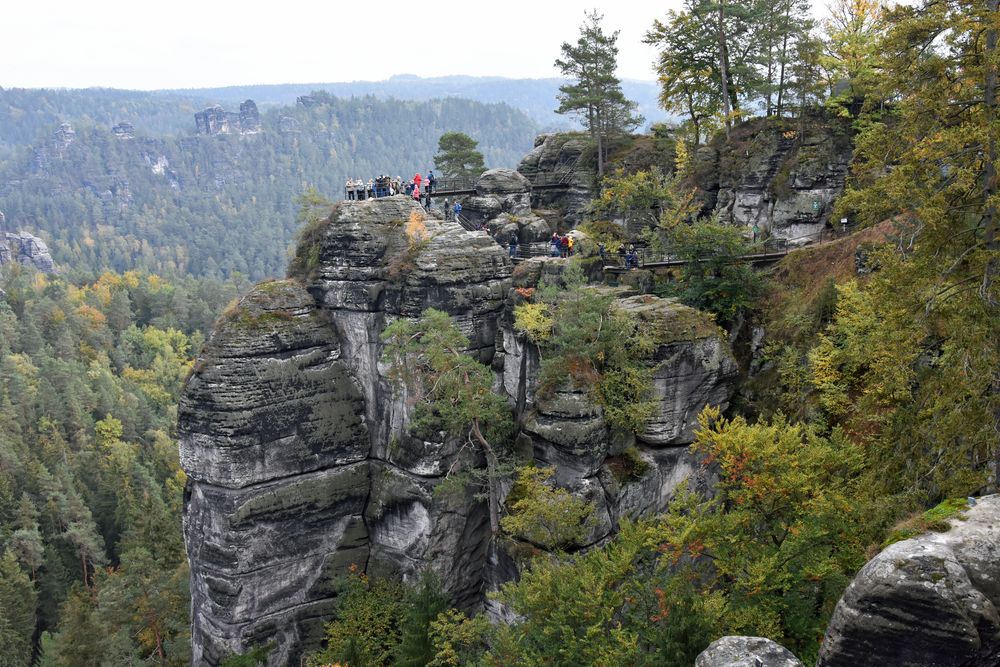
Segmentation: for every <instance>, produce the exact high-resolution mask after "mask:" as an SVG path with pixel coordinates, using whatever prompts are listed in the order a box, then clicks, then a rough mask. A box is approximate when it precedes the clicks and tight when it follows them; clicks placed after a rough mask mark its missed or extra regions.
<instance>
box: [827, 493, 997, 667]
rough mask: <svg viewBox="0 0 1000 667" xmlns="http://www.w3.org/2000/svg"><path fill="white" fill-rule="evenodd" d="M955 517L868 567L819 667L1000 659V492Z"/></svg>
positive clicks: (991, 663) (847, 598) (980, 663)
mask: <svg viewBox="0 0 1000 667" xmlns="http://www.w3.org/2000/svg"><path fill="white" fill-rule="evenodd" d="M948 523H949V524H950V525H951V529H950V530H948V531H947V532H930V533H926V534H924V535H920V536H919V537H914V538H912V539H909V540H904V541H902V542H897V543H895V544H892V545H890V546H889V547H887V548H886V549H884V550H883V551H882V552H881V553H880V554H878V555H877V556H876V557H875V558H873V559H872V560H871V561H869V562H868V564H867V565H865V566H864V568H862V569H861V572H859V573H858V574H857V576H856V577H855V578H854V581H853V582H852V583H851V585H850V586H849V587H848V588H847V590H846V591H845V592H844V595H843V597H841V599H840V602H839V603H837V608H836V609H835V610H834V612H833V617H832V618H831V619H830V625H829V627H828V628H827V630H826V637H825V638H824V640H823V646H822V648H821V649H820V654H819V660H818V661H817V663H816V664H817V666H818V667H848V666H851V667H854V666H856V665H892V666H893V667H925V666H928V665H935V666H939V667H996V665H1000V495H992V496H987V497H984V498H979V499H977V500H976V503H975V505H974V506H973V507H970V508H968V509H967V510H965V511H963V512H962V513H961V515H960V516H958V517H956V518H953V519H951V520H949V522H948Z"/></svg>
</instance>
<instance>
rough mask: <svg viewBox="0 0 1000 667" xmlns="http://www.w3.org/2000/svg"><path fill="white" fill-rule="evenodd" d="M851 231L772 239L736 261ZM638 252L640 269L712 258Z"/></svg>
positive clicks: (622, 261) (825, 230) (776, 253)
mask: <svg viewBox="0 0 1000 667" xmlns="http://www.w3.org/2000/svg"><path fill="white" fill-rule="evenodd" d="M849 229H850V227H844V228H843V229H842V230H841V231H840V232H838V231H836V230H834V229H830V228H828V227H824V228H823V229H821V230H819V231H817V232H813V233H811V234H804V235H802V236H794V237H792V238H787V239H782V238H773V237H771V238H768V239H765V240H764V241H762V242H758V243H755V244H753V245H751V249H752V250H759V251H758V252H749V253H747V254H745V255H739V256H738V257H736V258H734V259H743V260H750V261H753V260H754V259H770V258H772V257H779V256H784V255H787V254H788V253H789V252H791V251H792V250H795V249H796V248H797V247H799V246H801V245H809V244H811V243H816V242H823V241H824V240H825V241H832V240H834V239H837V238H839V237H842V236H843V235H844V234H846V232H847V231H848V230H849ZM797 241H805V243H794V245H790V244H793V242H797ZM637 251H638V253H639V267H643V266H646V265H647V264H671V263H677V264H686V263H688V262H701V261H703V260H704V259H708V258H709V257H710V256H709V255H705V256H704V257H698V258H695V259H693V260H683V259H681V258H679V257H677V256H676V255H671V254H664V253H656V252H654V251H653V249H652V248H637ZM606 256H607V258H608V259H615V260H616V263H617V265H618V266H624V264H625V259H624V255H619V254H618V253H614V254H612V253H606Z"/></svg>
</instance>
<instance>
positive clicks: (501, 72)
mask: <svg viewBox="0 0 1000 667" xmlns="http://www.w3.org/2000/svg"><path fill="white" fill-rule="evenodd" d="M679 3H680V0H661V1H659V2H649V1H648V0H647V1H635V0H625V1H618V2H607V0H604V2H601V3H596V2H594V0H590V1H589V2H577V1H576V0H506V1H499V2H498V1H496V0H494V1H493V2H476V1H475V0H435V1H434V2H398V1H395V0H389V1H384V0H383V1H382V2H371V1H356V2H342V1H341V0H332V1H330V0H328V1H326V2H321V1H315V0H314V1H312V2H306V1H303V0H269V1H267V2H255V1H254V0H242V1H240V0H236V1H234V0H222V1H219V0H215V1H213V0H198V1H197V2H195V1H193V0H174V1H171V0H166V1H164V0H155V1H151V0H130V1H125V0H82V1H81V0H59V1H56V0H8V1H7V2H4V3H3V4H4V7H3V11H2V12H0V15H2V19H0V86H2V87H72V88H82V87H90V86H102V87H114V88H136V89H155V88H195V87H199V88H200V87H215V86H226V85H243V84H257V83H319V82H334V81H354V80H360V79H365V80H378V79H385V78H387V77H389V76H391V75H393V74H403V73H407V74H418V75H420V76H424V77H426V76H440V75H446V74H470V75H481V76H485V75H492V76H504V77H511V78H520V77H532V78H541V77H551V76H557V75H558V72H557V70H556V69H555V68H554V67H553V65H552V62H553V61H554V60H555V58H556V57H558V55H559V46H560V44H562V42H563V41H573V40H575V39H576V37H577V36H578V34H579V26H580V24H581V23H582V22H583V14H584V11H585V10H587V9H594V8H596V9H597V10H598V11H600V12H602V13H603V14H604V23H603V25H604V27H605V30H606V31H608V32H610V31H612V30H621V36H620V37H619V40H618V45H619V48H620V54H619V71H618V74H619V76H620V77H622V78H635V79H654V78H655V77H654V75H653V72H652V62H653V59H654V57H655V51H654V50H653V49H652V48H651V47H649V46H646V45H645V44H643V43H642V36H643V34H644V33H645V32H646V30H647V29H648V28H649V27H650V25H651V24H652V22H653V19H654V18H658V17H663V16H665V14H666V11H667V9H669V8H671V7H676V6H678V5H679ZM377 7H386V8H391V9H386V10H379V9H377Z"/></svg>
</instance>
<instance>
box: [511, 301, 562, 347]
mask: <svg viewBox="0 0 1000 667" xmlns="http://www.w3.org/2000/svg"><path fill="white" fill-rule="evenodd" d="M553 326H555V319H554V318H553V317H552V316H551V315H550V314H549V310H548V307H547V306H546V305H545V304H543V303H523V304H521V305H519V306H517V307H515V308H514V327H515V328H516V329H517V330H519V331H523V332H524V333H526V334H527V335H528V338H529V339H530V340H531V341H532V342H534V343H542V342H544V341H547V340H548V339H549V337H551V335H552V327H553Z"/></svg>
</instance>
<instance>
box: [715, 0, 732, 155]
mask: <svg viewBox="0 0 1000 667" xmlns="http://www.w3.org/2000/svg"><path fill="white" fill-rule="evenodd" d="M725 19H726V4H725V1H724V0H720V2H719V25H718V36H719V74H720V75H721V77H722V113H723V115H724V116H725V119H726V139H729V130H730V129H731V128H732V118H731V117H730V115H731V114H732V107H731V106H730V104H729V54H728V53H727V49H726V27H725Z"/></svg>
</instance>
